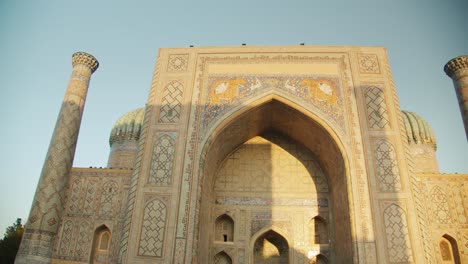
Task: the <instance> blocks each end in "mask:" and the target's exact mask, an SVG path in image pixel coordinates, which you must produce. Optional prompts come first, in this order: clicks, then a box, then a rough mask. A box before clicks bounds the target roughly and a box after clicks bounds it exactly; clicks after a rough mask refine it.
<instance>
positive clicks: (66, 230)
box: [59, 220, 74, 256]
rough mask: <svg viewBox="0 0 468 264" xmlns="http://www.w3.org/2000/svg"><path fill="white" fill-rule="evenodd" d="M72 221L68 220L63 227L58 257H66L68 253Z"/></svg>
mask: <svg viewBox="0 0 468 264" xmlns="http://www.w3.org/2000/svg"><path fill="white" fill-rule="evenodd" d="M73 226H74V224H73V221H71V220H68V221H66V222H65V224H64V225H63V231H62V239H61V241H60V248H59V255H60V256H68V254H69V251H70V244H71V239H72V235H73Z"/></svg>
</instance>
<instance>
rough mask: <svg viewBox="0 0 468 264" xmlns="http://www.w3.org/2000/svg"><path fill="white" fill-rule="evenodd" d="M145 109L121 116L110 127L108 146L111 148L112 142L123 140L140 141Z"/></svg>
mask: <svg viewBox="0 0 468 264" xmlns="http://www.w3.org/2000/svg"><path fill="white" fill-rule="evenodd" d="M144 116H145V109H144V108H138V109H135V110H133V111H130V112H128V113H126V114H124V115H123V116H121V117H120V118H119V119H118V120H117V121H116V122H115V123H114V126H113V127H112V130H111V134H110V138H109V144H110V146H111V147H112V144H114V142H121V141H125V140H135V141H138V139H140V133H141V127H142V125H143V117H144Z"/></svg>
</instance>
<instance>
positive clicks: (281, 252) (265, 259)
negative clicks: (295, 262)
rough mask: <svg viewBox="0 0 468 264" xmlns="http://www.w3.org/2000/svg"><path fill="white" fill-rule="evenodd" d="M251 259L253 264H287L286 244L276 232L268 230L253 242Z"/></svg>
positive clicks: (287, 246)
mask: <svg viewBox="0 0 468 264" xmlns="http://www.w3.org/2000/svg"><path fill="white" fill-rule="evenodd" d="M253 259H254V262H253V263H277V264H286V263H289V245H288V242H287V241H286V239H285V238H284V237H283V236H281V235H280V234H278V233H277V232H275V231H273V230H269V231H267V232H265V233H263V234H262V235H260V236H259V237H258V238H257V239H256V240H255V243H254V246H253Z"/></svg>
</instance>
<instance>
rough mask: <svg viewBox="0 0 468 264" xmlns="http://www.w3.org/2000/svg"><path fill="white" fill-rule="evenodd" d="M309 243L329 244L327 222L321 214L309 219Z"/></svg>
mask: <svg viewBox="0 0 468 264" xmlns="http://www.w3.org/2000/svg"><path fill="white" fill-rule="evenodd" d="M309 241H310V242H309V244H311V245H314V244H328V243H329V241H328V227H327V222H326V221H325V219H323V217H321V216H315V217H314V218H312V219H311V220H310V221H309Z"/></svg>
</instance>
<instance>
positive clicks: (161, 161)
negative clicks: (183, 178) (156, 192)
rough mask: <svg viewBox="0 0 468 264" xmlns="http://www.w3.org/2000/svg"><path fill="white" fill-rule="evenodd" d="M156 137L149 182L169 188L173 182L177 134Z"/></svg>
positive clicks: (163, 134)
mask: <svg viewBox="0 0 468 264" xmlns="http://www.w3.org/2000/svg"><path fill="white" fill-rule="evenodd" d="M156 137H157V139H156V142H155V144H154V151H153V158H152V162H151V170H150V176H149V179H148V182H149V183H151V184H156V185H165V186H168V185H170V184H171V182H172V167H173V165H174V156H175V140H176V138H177V134H176V133H171V134H168V133H158V134H157V135H156Z"/></svg>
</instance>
